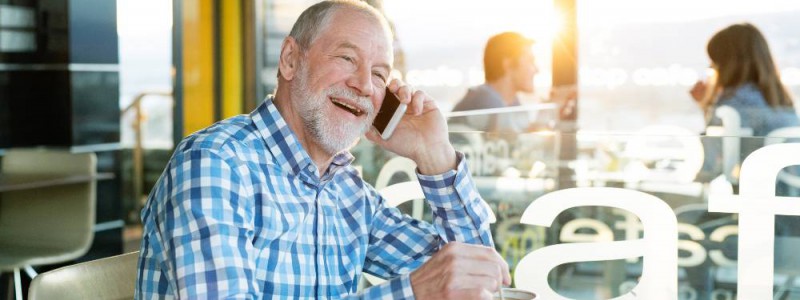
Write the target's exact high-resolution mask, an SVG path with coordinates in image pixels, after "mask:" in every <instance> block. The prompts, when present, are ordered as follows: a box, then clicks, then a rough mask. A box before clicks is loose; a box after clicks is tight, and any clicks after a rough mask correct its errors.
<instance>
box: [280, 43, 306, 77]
mask: <svg viewBox="0 0 800 300" xmlns="http://www.w3.org/2000/svg"><path fill="white" fill-rule="evenodd" d="M300 55H301V51H300V45H298V44H297V41H296V40H295V39H294V38H293V37H291V36H287V37H286V39H284V40H283V44H282V45H281V55H280V57H279V58H280V59H279V60H278V71H279V72H280V74H281V76H283V79H284V80H286V81H291V80H292V78H294V74H295V73H296V72H297V68H298V67H299V62H300Z"/></svg>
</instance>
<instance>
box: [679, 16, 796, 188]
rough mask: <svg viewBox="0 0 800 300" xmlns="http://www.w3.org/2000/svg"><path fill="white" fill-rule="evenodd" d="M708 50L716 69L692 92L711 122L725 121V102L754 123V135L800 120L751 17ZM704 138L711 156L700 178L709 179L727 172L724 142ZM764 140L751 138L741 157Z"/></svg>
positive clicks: (719, 35) (748, 122)
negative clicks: (722, 115) (719, 114)
mask: <svg viewBox="0 0 800 300" xmlns="http://www.w3.org/2000/svg"><path fill="white" fill-rule="evenodd" d="M706 51H707V52H708V57H709V58H710V59H711V67H712V69H713V70H714V72H713V73H714V75H712V76H710V79H709V82H703V81H698V82H697V83H696V84H695V85H694V87H692V89H691V90H690V91H689V93H690V94H691V96H692V98H693V99H694V100H695V102H696V103H697V104H698V106H699V107H700V108H701V109H702V110H703V113H704V115H705V118H706V125H707V126H720V125H722V121H721V120H720V118H718V117H717V116H716V111H717V109H719V108H720V107H721V106H729V107H732V108H733V109H735V110H736V111H737V112H738V113H739V116H740V117H741V127H745V128H750V129H752V130H753V135H754V136H761V137H763V136H765V135H767V134H768V133H769V132H770V131H773V130H775V129H778V128H782V127H788V126H797V125H800V121H798V117H797V112H796V111H795V108H794V104H793V101H792V96H791V95H790V94H789V92H788V91H787V89H786V87H785V86H784V85H783V83H782V82H781V79H780V75H779V74H778V68H777V66H776V65H775V62H774V60H773V58H772V54H771V53H770V50H769V45H767V40H766V39H765V38H764V35H762V34H761V32H760V31H759V30H758V28H756V27H755V26H753V25H752V24H749V23H741V24H733V25H730V26H728V27H726V28H724V29H722V30H720V31H719V32H717V33H716V34H714V36H712V37H711V39H710V40H709V41H708V45H707V47H706ZM703 141H704V146H705V153H706V157H705V162H704V166H703V170H702V171H701V172H700V174H698V179H699V180H701V181H707V180H710V179H712V178H714V177H716V175H719V174H720V172H721V169H722V167H721V165H722V155H721V143H720V142H719V140H718V139H716V140H714V139H708V138H707V139H704V140H703ZM756 144H757V145H756ZM762 144H763V143H760V142H759V141H756V140H754V139H745V140H744V141H743V142H742V151H741V157H746V156H747V155H748V154H749V153H750V152H752V151H753V150H755V149H757V148H758V147H760V146H761V145H762Z"/></svg>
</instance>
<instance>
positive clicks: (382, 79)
mask: <svg viewBox="0 0 800 300" xmlns="http://www.w3.org/2000/svg"><path fill="white" fill-rule="evenodd" d="M372 74H373V75H375V76H376V77H378V78H380V80H381V81H383V82H386V76H384V75H383V74H381V73H377V72H376V73H372Z"/></svg>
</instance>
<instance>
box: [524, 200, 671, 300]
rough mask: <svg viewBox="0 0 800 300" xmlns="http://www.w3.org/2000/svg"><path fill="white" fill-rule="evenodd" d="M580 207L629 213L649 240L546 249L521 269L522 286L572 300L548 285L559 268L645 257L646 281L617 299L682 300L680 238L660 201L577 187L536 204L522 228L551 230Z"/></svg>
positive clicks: (533, 254)
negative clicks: (560, 217)
mask: <svg viewBox="0 0 800 300" xmlns="http://www.w3.org/2000/svg"><path fill="white" fill-rule="evenodd" d="M578 206H608V207H616V208H621V209H625V210H628V211H630V212H632V213H633V214H634V215H636V216H638V217H639V219H640V220H642V225H643V227H644V237H643V238H642V239H637V240H633V241H616V242H604V243H570V244H559V245H552V246H548V247H544V248H541V249H538V250H536V251H533V252H531V253H529V254H528V255H526V256H525V257H524V258H522V260H521V261H520V262H519V264H517V268H516V270H515V271H514V280H515V282H516V284H517V287H519V288H523V289H526V290H531V291H535V292H536V293H537V294H539V296H540V297H541V298H542V299H567V298H564V297H563V296H561V295H559V294H558V293H556V292H555V291H554V290H553V289H552V288H550V285H549V284H548V283H547V274H548V273H549V272H550V270H552V269H553V268H554V267H556V266H558V265H560V264H565V263H571V262H580V261H601V260H613V259H622V258H628V257H638V256H643V257H644V264H643V266H642V276H641V280H640V281H639V284H638V285H637V287H636V288H634V289H633V290H632V291H631V292H629V293H627V294H624V295H622V296H620V297H617V298H614V299H634V298H637V299H677V298H678V268H677V263H678V251H677V242H678V233H677V227H678V225H677V223H678V222H677V220H676V219H675V215H674V214H673V212H672V209H670V207H669V206H668V205H667V204H666V203H664V201H661V199H658V198H657V197H655V196H652V195H649V194H645V193H642V192H638V191H633V190H625V189H618V188H574V189H565V190H560V191H556V192H553V193H550V194H547V195H544V196H542V197H541V198H539V199H537V200H535V201H533V203H531V205H530V206H528V208H527V209H525V212H524V213H523V214H522V218H521V219H520V223H523V224H530V225H539V226H545V227H549V226H550V225H551V224H552V222H553V220H554V219H555V218H556V216H558V214H559V213H561V212H562V211H565V210H567V209H570V208H573V207H578Z"/></svg>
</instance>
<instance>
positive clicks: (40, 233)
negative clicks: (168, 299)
mask: <svg viewBox="0 0 800 300" xmlns="http://www.w3.org/2000/svg"><path fill="white" fill-rule="evenodd" d="M96 164H97V158H96V156H95V154H94V153H78V154H75V153H70V152H69V151H64V150H41V149H30V150H28V149H26V150H8V151H6V153H5V155H4V156H3V157H2V169H1V170H2V176H3V180H4V181H5V182H6V183H9V182H10V183H11V185H12V186H13V185H16V188H14V189H11V190H6V191H4V192H3V193H2V196H0V197H1V198H0V271H1V272H13V274H14V294H15V295H16V299H22V280H21V277H20V270H25V272H26V273H27V274H28V276H30V277H31V278H34V277H35V276H36V271H35V270H34V269H33V266H38V265H49V264H58V263H64V262H68V261H71V260H74V259H76V258H78V257H81V256H83V255H84V254H86V252H87V251H88V250H89V247H90V246H91V244H92V239H93V237H94V224H95V201H96V199H95V175H96Z"/></svg>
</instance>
